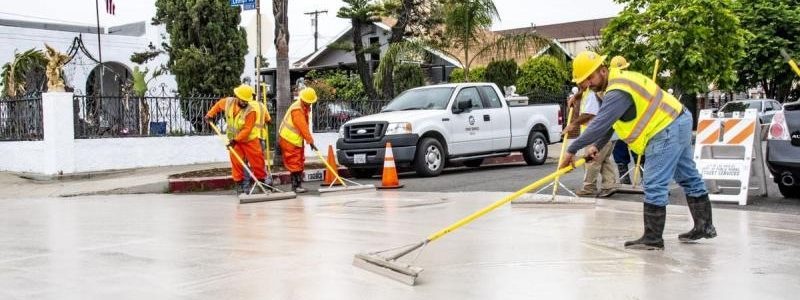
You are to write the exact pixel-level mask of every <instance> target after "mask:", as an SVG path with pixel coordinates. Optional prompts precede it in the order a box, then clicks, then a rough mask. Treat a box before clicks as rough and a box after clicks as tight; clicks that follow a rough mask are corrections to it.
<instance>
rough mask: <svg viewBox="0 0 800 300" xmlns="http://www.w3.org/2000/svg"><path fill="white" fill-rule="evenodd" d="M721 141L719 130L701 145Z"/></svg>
mask: <svg viewBox="0 0 800 300" xmlns="http://www.w3.org/2000/svg"><path fill="white" fill-rule="evenodd" d="M717 141H719V130H717V131H715V132H712V133H711V135H709V136H708V137H707V138H705V139H704V140H703V141H702V142H700V144H704V145H708V144H713V143H715V142H717Z"/></svg>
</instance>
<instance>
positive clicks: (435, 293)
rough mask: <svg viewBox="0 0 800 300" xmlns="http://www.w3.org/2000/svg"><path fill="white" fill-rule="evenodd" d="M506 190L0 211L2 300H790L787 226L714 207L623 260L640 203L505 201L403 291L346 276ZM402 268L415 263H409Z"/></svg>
mask: <svg viewBox="0 0 800 300" xmlns="http://www.w3.org/2000/svg"><path fill="white" fill-rule="evenodd" d="M504 195H505V193H485V192H471V193H414V192H402V191H388V192H377V193H367V194H356V195H346V196H340V197H336V196H326V197H323V198H320V197H315V196H302V197H300V198H298V199H295V200H287V201H279V202H268V203H259V204H247V205H239V204H238V200H237V199H236V198H235V197H233V196H213V195H212V196H191V195H180V196H177V195H125V196H91V197H75V198H41V199H19V200H3V201H2V202H0V211H1V212H2V213H0V214H1V215H0V299H17V298H26V299H28V298H34V299H532V298H543V299H683V298H687V299H701V298H710V299H790V298H794V297H795V296H796V295H795V294H796V293H797V292H798V291H800V270H799V269H800V255H798V254H800V222H799V221H800V220H798V217H797V216H791V215H783V214H773V213H762V212H748V211H736V210H724V209H717V210H715V211H714V221H715V224H716V227H717V231H718V233H719V236H718V237H717V238H715V239H712V240H704V241H702V242H701V243H698V244H682V243H680V242H678V240H677V234H679V233H681V232H683V231H685V230H686V229H688V228H689V227H690V226H691V220H690V218H689V216H688V211H687V209H686V207H684V206H671V207H670V208H669V211H668V218H667V226H666V230H665V239H666V242H665V243H666V250H665V251H651V252H642V251H632V250H625V249H624V248H623V247H622V243H623V242H624V241H625V240H626V239H630V238H635V237H638V236H639V235H640V234H641V231H642V217H641V204H638V203H631V202H620V201H604V200H598V202H597V206H596V207H595V208H593V209H586V208H574V209H573V208H560V207H553V208H550V207H535V208H529V207H514V206H510V205H506V206H503V207H501V208H498V209H497V210H496V211H494V212H492V213H490V214H488V215H486V216H484V217H482V218H480V219H478V220H476V221H475V222H474V223H472V224H469V225H467V226H466V227H463V228H462V229H459V230H457V231H454V232H452V233H450V234H449V235H447V236H444V237H443V238H441V239H440V240H437V241H434V242H433V243H431V244H429V245H428V246H427V247H425V248H424V250H423V252H422V254H421V255H420V256H419V257H418V258H417V259H416V261H415V262H414V264H415V265H417V266H420V267H423V268H424V269H425V271H424V272H423V273H422V274H421V275H420V277H419V279H418V281H417V285H416V286H413V287H410V286H406V285H403V284H401V283H398V282H395V281H393V280H390V279H386V278H383V277H380V276H378V275H375V274H373V273H370V272H367V271H364V270H361V269H358V268H355V267H353V266H352V259H353V255H354V254H355V253H358V252H363V251H371V250H380V249H385V248H391V247H396V246H400V245H404V244H408V243H412V242H417V241H420V240H422V239H424V238H425V237H426V236H427V235H429V234H431V233H433V232H435V231H437V230H439V229H441V228H443V227H445V226H447V225H449V224H450V223H452V222H455V221H457V220H458V219H460V218H462V217H464V216H466V215H468V214H469V213H472V212H473V211H475V210H477V209H480V208H481V207H483V206H485V205H488V204H489V203H491V202H493V201H494V200H497V199H500V198H502V196H504ZM411 257H412V258H413V255H412V256H411Z"/></svg>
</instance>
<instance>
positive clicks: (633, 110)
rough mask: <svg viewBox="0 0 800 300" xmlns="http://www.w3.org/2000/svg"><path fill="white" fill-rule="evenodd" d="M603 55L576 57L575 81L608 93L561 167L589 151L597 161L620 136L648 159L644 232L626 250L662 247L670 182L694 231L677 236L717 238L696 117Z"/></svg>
mask: <svg viewBox="0 0 800 300" xmlns="http://www.w3.org/2000/svg"><path fill="white" fill-rule="evenodd" d="M604 61H605V56H600V55H599V54H597V53H594V52H592V51H584V52H581V53H580V54H578V56H577V57H575V60H574V61H573V70H572V77H573V81H574V82H576V83H578V84H588V85H589V87H590V88H591V89H592V90H594V91H596V92H605V97H604V100H603V105H602V106H600V110H599V111H598V113H597V115H596V116H595V117H594V119H593V120H592V122H591V123H589V127H588V128H586V130H585V131H584V132H583V133H582V134H581V135H580V136H579V137H578V138H577V139H576V140H575V141H574V142H573V143H572V145H570V146H569V148H568V149H567V153H566V154H565V157H564V158H565V159H564V161H563V162H562V163H561V165H560V166H559V167H560V168H563V167H566V166H568V165H570V164H572V163H573V159H574V156H575V153H577V152H578V150H580V149H581V148H584V147H587V149H586V153H587V156H589V157H594V156H596V155H597V153H598V149H599V148H602V147H603V146H604V145H605V144H606V143H608V140H609V139H610V138H611V135H612V133H613V132H616V133H617V135H618V136H619V138H620V140H621V141H625V142H626V143H627V144H628V147H629V148H630V149H631V151H633V152H635V153H637V154H640V155H642V154H643V155H645V156H646V157H647V161H646V162H645V170H647V172H646V173H645V174H644V178H643V180H644V196H645V199H644V208H643V213H644V234H643V235H642V237H641V238H639V239H637V240H632V241H627V242H625V248H631V249H642V250H662V249H664V239H663V238H662V234H663V232H664V223H665V222H666V214H667V204H669V198H668V193H669V183H670V181H672V179H675V181H677V182H678V184H680V185H681V187H683V190H684V192H685V193H686V202H687V203H688V204H689V211H690V212H691V214H692V219H693V221H694V227H693V228H692V230H690V231H689V232H686V233H683V234H680V235H678V238H679V239H680V240H681V241H682V242H694V241H696V240H699V239H701V238H713V237H715V236H717V232H716V229H715V228H714V225H713V224H712V221H711V202H710V201H709V199H708V191H707V189H706V185H705V183H704V182H703V179H702V178H701V177H700V174H699V173H698V172H697V168H696V167H695V164H694V160H693V159H692V154H693V151H692V142H691V139H692V115H691V113H690V112H688V111H687V110H686V109H685V108H684V107H683V105H682V104H681V103H680V102H679V101H678V100H677V99H676V98H675V97H673V96H672V95H670V94H668V93H667V92H665V91H664V90H662V89H661V88H660V87H659V86H658V85H657V84H656V83H655V82H653V81H652V80H650V79H649V78H648V77H647V76H645V75H643V74H640V73H637V72H631V71H625V70H621V69H618V68H611V69H609V68H607V67H606V66H605V65H604Z"/></svg>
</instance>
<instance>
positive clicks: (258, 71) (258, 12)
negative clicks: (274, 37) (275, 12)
mask: <svg viewBox="0 0 800 300" xmlns="http://www.w3.org/2000/svg"><path fill="white" fill-rule="evenodd" d="M256 45H257V46H256V99H255V100H256V101H259V100H261V97H262V93H265V92H266V91H262V90H261V1H260V0H256ZM266 104H267V103H264V105H266Z"/></svg>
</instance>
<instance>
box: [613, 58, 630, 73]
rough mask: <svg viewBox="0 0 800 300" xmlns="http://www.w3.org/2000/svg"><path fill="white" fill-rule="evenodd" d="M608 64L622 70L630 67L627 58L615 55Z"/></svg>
mask: <svg viewBox="0 0 800 300" xmlns="http://www.w3.org/2000/svg"><path fill="white" fill-rule="evenodd" d="M608 65H609V66H610V67H612V68H618V69H620V70H624V69H627V68H628V67H630V65H631V64H630V63H628V60H627V59H625V58H624V57H622V56H620V55H617V56H614V57H612V58H611V62H610V63H608Z"/></svg>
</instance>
